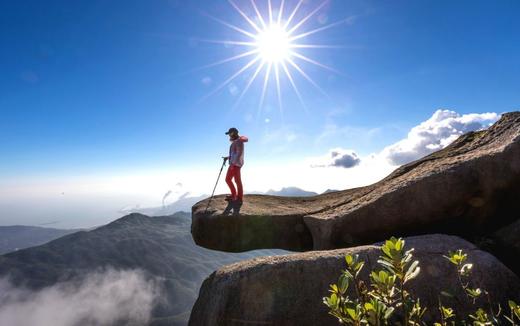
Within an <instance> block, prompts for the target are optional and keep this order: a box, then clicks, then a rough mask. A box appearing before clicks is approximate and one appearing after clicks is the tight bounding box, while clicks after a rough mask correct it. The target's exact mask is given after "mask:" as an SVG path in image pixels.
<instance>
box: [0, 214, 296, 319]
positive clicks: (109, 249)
mask: <svg viewBox="0 0 520 326" xmlns="http://www.w3.org/2000/svg"><path fill="white" fill-rule="evenodd" d="M190 216H191V215H190V214H189V213H184V212H178V213H175V214H173V215H171V216H158V217H149V216H146V215H142V214H138V213H132V214H130V215H127V216H124V217H122V218H120V219H117V220H115V221H113V222H111V223H109V224H107V225H104V226H101V227H98V228H96V229H93V230H90V231H79V232H75V233H72V234H68V235H65V236H63V237H61V238H59V239H56V240H53V241H50V242H48V243H46V244H44V245H40V246H37V247H32V248H26V249H21V250H17V251H15V252H11V253H8V254H5V255H2V256H0V277H1V276H6V275H9V276H10V280H11V282H12V283H13V284H14V285H15V286H19V285H24V286H27V287H29V288H30V289H33V290H38V289H42V288H44V287H47V286H51V285H54V284H55V283H57V282H58V281H66V280H70V279H74V278H75V277H78V276H80V275H84V274H85V273H88V272H89V271H94V270H96V269H99V268H102V267H106V266H111V267H113V268H115V269H122V270H126V269H136V268H138V269H142V270H144V271H145V272H146V273H147V275H150V276H152V277H161V278H164V280H165V281H164V283H163V284H164V290H165V295H164V300H163V301H162V302H160V303H159V304H157V305H156V306H155V308H154V309H153V310H152V317H153V319H152V323H151V324H152V325H185V324H187V320H188V316H189V313H190V311H191V308H192V306H193V303H194V302H195V299H196V298H197V295H198V291H199V288H200V285H201V283H202V281H203V279H204V278H205V277H207V276H208V275H209V274H210V273H212V272H213V271H214V270H216V269H218V268H219V267H221V266H222V265H225V264H230V263H233V262H237V261H240V260H243V259H248V258H253V257H256V256H261V255H276V254H281V253H286V252H284V251H282V250H262V251H255V252H248V253H242V254H229V253H223V252H217V251H212V250H207V249H204V248H201V247H198V246H197V245H195V243H194V242H193V239H192V237H191V234H190V225H191V218H190Z"/></svg>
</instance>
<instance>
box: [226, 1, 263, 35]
mask: <svg viewBox="0 0 520 326" xmlns="http://www.w3.org/2000/svg"><path fill="white" fill-rule="evenodd" d="M228 1H229V3H230V4H231V5H232V6H233V8H235V9H236V11H238V13H239V14H240V15H241V16H242V17H244V19H245V20H246V21H247V22H248V23H249V24H250V25H251V26H253V28H254V29H255V30H256V31H257V32H261V31H262V30H261V29H260V27H258V26H256V24H255V22H254V21H252V20H251V18H249V16H247V15H246V14H245V13H244V12H243V11H242V10H241V9H240V8H239V7H238V6H237V4H236V3H235V2H233V0H228Z"/></svg>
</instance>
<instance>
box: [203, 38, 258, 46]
mask: <svg viewBox="0 0 520 326" xmlns="http://www.w3.org/2000/svg"><path fill="white" fill-rule="evenodd" d="M197 41H199V42H204V43H215V44H226V45H244V46H249V47H253V46H255V45H256V42H246V41H230V40H208V39H197Z"/></svg>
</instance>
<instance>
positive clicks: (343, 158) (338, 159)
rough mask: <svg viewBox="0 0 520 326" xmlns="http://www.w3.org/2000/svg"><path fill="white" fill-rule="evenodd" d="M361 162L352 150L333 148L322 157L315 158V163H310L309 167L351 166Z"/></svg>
mask: <svg viewBox="0 0 520 326" xmlns="http://www.w3.org/2000/svg"><path fill="white" fill-rule="evenodd" d="M360 162H361V159H360V158H359V156H358V155H357V154H356V153H355V152H354V151H353V150H348V149H343V148H334V149H331V150H330V151H329V153H328V154H327V155H325V156H324V157H321V158H318V159H316V161H315V163H311V167H328V166H335V167H342V168H347V169H348V168H353V167H355V166H357V165H359V163H360Z"/></svg>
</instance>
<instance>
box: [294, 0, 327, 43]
mask: <svg viewBox="0 0 520 326" xmlns="http://www.w3.org/2000/svg"><path fill="white" fill-rule="evenodd" d="M328 2H329V0H325V1H323V2H322V3H321V4H320V5H319V6H318V7H317V8H316V9H314V10H313V11H311V13H310V14H308V15H307V16H305V17H304V18H303V19H302V20H300V21H299V22H298V23H297V24H296V25H294V26H293V27H292V28H291V29H290V30H289V31H288V32H287V34H289V35H291V34H292V33H294V31H296V30H297V29H298V28H299V27H300V26H301V25H303V24H304V23H305V22H306V21H307V20H309V18H311V17H312V16H314V14H315V13H317V12H318V10H320V9H321V8H323V6H325V5H326V4H327V3H328Z"/></svg>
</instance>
